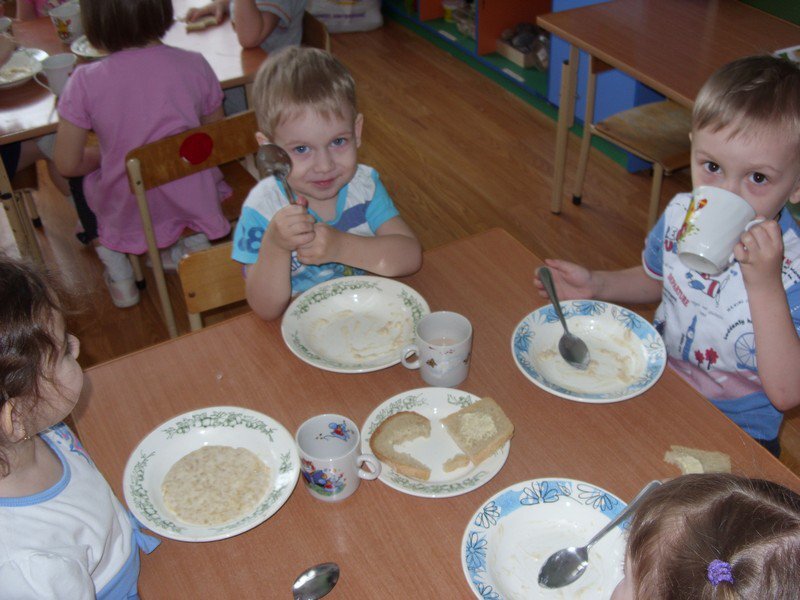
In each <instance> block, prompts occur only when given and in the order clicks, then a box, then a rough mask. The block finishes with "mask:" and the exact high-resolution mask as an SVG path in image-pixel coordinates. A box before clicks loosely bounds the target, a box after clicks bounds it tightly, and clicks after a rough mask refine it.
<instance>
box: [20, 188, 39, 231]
mask: <svg viewBox="0 0 800 600" xmlns="http://www.w3.org/2000/svg"><path fill="white" fill-rule="evenodd" d="M20 193H21V194H22V196H23V198H25V210H26V211H27V212H28V217H30V219H31V223H33V226H34V227H36V228H37V229H39V228H40V227H41V226H42V218H41V217H40V216H39V210H38V209H37V208H36V202H34V200H33V194H32V193H31V190H28V189H26V190H20Z"/></svg>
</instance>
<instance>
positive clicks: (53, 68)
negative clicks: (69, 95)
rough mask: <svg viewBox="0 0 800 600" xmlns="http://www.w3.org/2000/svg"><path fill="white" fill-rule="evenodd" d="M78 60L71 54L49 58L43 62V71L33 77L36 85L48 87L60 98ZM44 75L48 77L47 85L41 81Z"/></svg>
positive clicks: (55, 55)
mask: <svg viewBox="0 0 800 600" xmlns="http://www.w3.org/2000/svg"><path fill="white" fill-rule="evenodd" d="M76 60H77V57H76V56H75V55H74V54H72V53H71V52H66V53H64V54H54V55H53V56H48V57H47V58H45V59H44V60H43V61H42V70H41V71H39V72H38V73H36V74H35V75H34V76H33V77H34V79H36V83H38V84H39V85H41V86H44V87H46V88H47V89H48V90H50V91H51V92H53V93H54V94H55V95H56V96H60V95H61V92H62V91H63V90H64V86H65V85H67V79H68V78H69V74H70V73H72V68H73V67H74V66H75V61H76ZM42 74H44V75H45V76H46V77H47V83H44V82H43V81H40V80H39V76H40V75H42Z"/></svg>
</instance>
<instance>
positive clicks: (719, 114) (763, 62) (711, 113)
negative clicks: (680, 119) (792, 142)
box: [692, 54, 800, 148]
mask: <svg viewBox="0 0 800 600" xmlns="http://www.w3.org/2000/svg"><path fill="white" fill-rule="evenodd" d="M729 126H730V127H732V128H733V130H732V132H731V134H732V136H738V135H740V134H753V133H754V132H755V131H756V130H762V129H768V130H772V131H780V132H782V133H785V134H786V135H787V136H789V137H790V138H793V139H797V140H798V148H800V68H798V66H797V65H796V64H794V63H793V62H791V61H789V60H787V59H785V58H777V57H775V56H771V55H768V54H767V55H757V56H747V57H744V58H740V59H737V60H735V61H733V62H731V63H728V64H727V65H725V66H724V67H722V68H721V69H719V70H718V71H716V72H715V73H714V74H713V75H711V77H710V78H709V79H708V81H706V82H705V84H704V85H703V87H702V88H701V89H700V92H699V93H698V94H697V98H696V99H695V103H694V111H693V113H692V129H694V130H699V129H706V128H708V129H710V130H711V131H715V132H716V131H719V130H720V129H724V128H727V127H729Z"/></svg>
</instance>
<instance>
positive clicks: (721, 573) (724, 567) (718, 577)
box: [708, 560, 733, 587]
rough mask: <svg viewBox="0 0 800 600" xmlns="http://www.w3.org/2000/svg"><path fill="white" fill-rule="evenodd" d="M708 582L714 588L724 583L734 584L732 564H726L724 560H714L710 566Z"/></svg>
mask: <svg viewBox="0 0 800 600" xmlns="http://www.w3.org/2000/svg"><path fill="white" fill-rule="evenodd" d="M708 581H709V582H710V583H711V585H713V586H714V587H717V586H718V585H719V584H720V582H722V581H727V582H728V583H733V573H731V564H730V563H726V562H725V561H724V560H712V561H711V562H710V563H709V564H708Z"/></svg>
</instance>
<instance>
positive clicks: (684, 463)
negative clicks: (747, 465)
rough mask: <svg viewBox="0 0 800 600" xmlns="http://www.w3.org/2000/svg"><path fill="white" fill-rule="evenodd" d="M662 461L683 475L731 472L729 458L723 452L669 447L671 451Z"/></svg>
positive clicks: (668, 451)
mask: <svg viewBox="0 0 800 600" xmlns="http://www.w3.org/2000/svg"><path fill="white" fill-rule="evenodd" d="M664 461H666V462H668V463H670V464H672V465H675V466H676V467H678V468H679V469H680V470H681V473H683V474H684V475H686V474H687V473H730V472H731V457H730V456H728V455H727V454H725V453H723V452H713V451H710V450H698V449H697V448H687V447H685V446H671V449H670V450H667V452H666V453H665V454H664Z"/></svg>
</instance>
